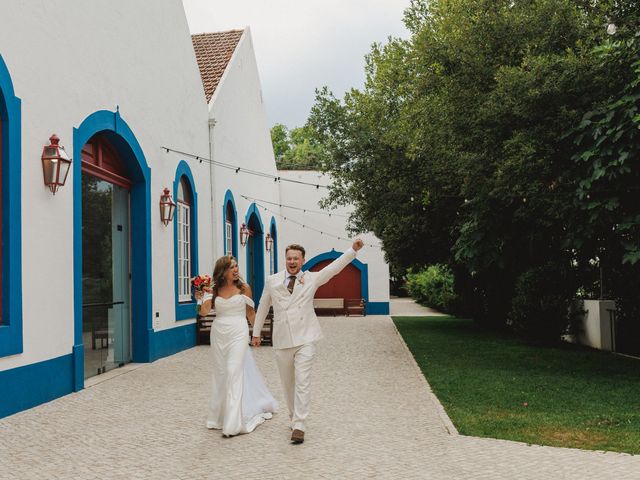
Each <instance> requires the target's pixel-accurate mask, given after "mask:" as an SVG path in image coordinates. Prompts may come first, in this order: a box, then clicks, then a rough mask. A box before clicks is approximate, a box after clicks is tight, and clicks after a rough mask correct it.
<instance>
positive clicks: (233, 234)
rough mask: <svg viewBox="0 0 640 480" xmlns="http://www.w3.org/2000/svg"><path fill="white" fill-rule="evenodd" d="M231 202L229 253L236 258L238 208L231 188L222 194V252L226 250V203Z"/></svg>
mask: <svg viewBox="0 0 640 480" xmlns="http://www.w3.org/2000/svg"><path fill="white" fill-rule="evenodd" d="M229 202H231V208H232V209H233V218H232V219H231V225H232V229H231V243H232V245H231V253H232V254H233V256H234V257H235V258H236V259H237V258H238V210H237V209H236V202H235V200H234V199H233V193H231V190H227V192H226V193H225V194H224V201H223V202H222V254H223V255H224V254H225V252H226V251H227V232H226V230H225V229H226V223H227V203H229Z"/></svg>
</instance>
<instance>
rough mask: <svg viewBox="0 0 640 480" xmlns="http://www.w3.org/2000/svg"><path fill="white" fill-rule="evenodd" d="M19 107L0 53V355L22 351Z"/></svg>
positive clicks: (20, 121)
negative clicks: (0, 240)
mask: <svg viewBox="0 0 640 480" xmlns="http://www.w3.org/2000/svg"><path fill="white" fill-rule="evenodd" d="M21 111H22V110H21V101H20V99H19V98H18V97H16V96H15V93H14V90H13V82H12V80H11V75H10V74H9V70H8V68H7V66H6V65H5V63H4V59H3V58H2V55H0V235H1V236H2V242H1V244H2V248H1V250H0V272H1V273H2V275H1V281H0V309H1V315H0V319H1V320H0V356H7V355H15V354H18V353H22V351H23V345H22V339H23V337H22V220H21V215H22V207H21V202H22V194H21V185H22V180H21V167H22V150H21V142H22V139H21V132H22V130H21V129H22V118H21V115H22V114H21Z"/></svg>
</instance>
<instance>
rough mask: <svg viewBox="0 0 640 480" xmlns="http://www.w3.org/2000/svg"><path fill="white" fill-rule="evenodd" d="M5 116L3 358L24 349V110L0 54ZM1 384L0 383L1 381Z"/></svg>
mask: <svg viewBox="0 0 640 480" xmlns="http://www.w3.org/2000/svg"><path fill="white" fill-rule="evenodd" d="M0 118H2V132H1V133H2V165H0V168H2V272H1V274H2V324H0V357H6V356H8V355H17V354H19V353H22V352H23V339H22V193H21V188H22V109H21V102H20V99H19V98H18V97H16V96H15V94H14V91H13V82H12V81H11V75H10V74H9V69H8V68H7V66H6V65H5V63H4V59H3V58H2V55H0ZM45 140H46V139H43V141H45ZM0 384H1V382H0Z"/></svg>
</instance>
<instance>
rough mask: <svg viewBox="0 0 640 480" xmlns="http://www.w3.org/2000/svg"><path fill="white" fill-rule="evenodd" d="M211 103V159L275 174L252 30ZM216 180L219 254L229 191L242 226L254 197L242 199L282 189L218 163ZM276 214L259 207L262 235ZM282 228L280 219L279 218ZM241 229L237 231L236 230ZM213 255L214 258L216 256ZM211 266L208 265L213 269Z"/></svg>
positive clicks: (241, 253) (272, 197)
mask: <svg viewBox="0 0 640 480" xmlns="http://www.w3.org/2000/svg"><path fill="white" fill-rule="evenodd" d="M209 105H210V118H211V119H212V120H213V122H214V123H215V126H213V127H212V130H211V132H212V135H211V138H212V157H213V159H214V160H215V161H217V162H223V163H225V164H231V165H237V166H239V167H241V168H246V169H250V170H254V171H259V172H264V173H267V174H270V175H274V176H275V175H277V170H276V167H275V159H274V156H273V147H272V145H271V134H270V130H269V125H268V122H267V115H266V111H265V107H264V103H263V101H262V90H261V86H260V76H259V74H258V67H257V64H256V59H255V52H254V48H253V42H252V39H251V31H250V29H249V28H248V27H247V28H246V29H245V31H244V34H243V35H242V37H241V39H240V41H239V43H238V46H237V47H236V50H235V52H234V54H233V57H232V58H231V60H230V62H229V65H228V66H227V69H226V71H225V73H224V75H223V77H222V79H221V81H220V83H219V85H218V87H217V89H216V91H215V93H214V95H213V97H212V98H211V101H210V102H209ZM213 176H214V179H215V187H214V188H215V199H216V200H215V204H214V207H213V209H214V211H213V214H214V215H215V219H216V224H215V231H216V234H215V256H214V257H215V258H217V257H219V256H222V255H223V254H224V251H223V243H222V238H223V227H224V225H223V210H222V207H223V201H224V197H225V193H226V192H227V190H231V191H232V193H233V196H234V200H235V204H236V209H237V215H238V228H239V227H240V225H242V223H243V222H244V221H245V216H246V214H247V211H248V209H249V207H250V206H251V203H252V201H250V200H246V199H244V198H243V197H242V195H245V196H247V197H252V198H259V199H264V200H268V201H272V202H277V199H278V189H277V186H276V184H275V182H274V181H273V179H270V178H264V177H259V176H255V175H251V174H246V173H242V172H240V173H235V171H234V170H229V169H226V168H223V167H220V166H214V167H213ZM271 217H272V215H271V214H269V213H267V212H265V211H264V210H262V209H260V218H261V220H262V224H263V228H264V234H265V235H266V233H267V232H268V231H269V226H270V223H271ZM277 224H278V226H279V224H280V222H277ZM236 233H237V232H236ZM238 257H239V258H238V263H239V265H240V272H241V275H243V276H244V275H245V272H246V255H245V249H244V248H241V247H240V246H239V248H238ZM215 258H214V260H215ZM211 269H212V265H211V266H210V267H209V271H210V270H211ZM268 271H269V258H268V256H267V254H266V252H265V272H268Z"/></svg>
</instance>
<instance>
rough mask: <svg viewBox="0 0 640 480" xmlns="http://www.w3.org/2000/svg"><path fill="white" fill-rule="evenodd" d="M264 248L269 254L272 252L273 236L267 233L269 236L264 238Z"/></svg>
mask: <svg viewBox="0 0 640 480" xmlns="http://www.w3.org/2000/svg"><path fill="white" fill-rule="evenodd" d="M264 248H265V249H266V250H267V252H270V251H271V249H272V248H273V238H271V234H270V233H267V236H266V237H265V238H264Z"/></svg>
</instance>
